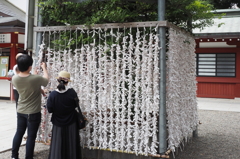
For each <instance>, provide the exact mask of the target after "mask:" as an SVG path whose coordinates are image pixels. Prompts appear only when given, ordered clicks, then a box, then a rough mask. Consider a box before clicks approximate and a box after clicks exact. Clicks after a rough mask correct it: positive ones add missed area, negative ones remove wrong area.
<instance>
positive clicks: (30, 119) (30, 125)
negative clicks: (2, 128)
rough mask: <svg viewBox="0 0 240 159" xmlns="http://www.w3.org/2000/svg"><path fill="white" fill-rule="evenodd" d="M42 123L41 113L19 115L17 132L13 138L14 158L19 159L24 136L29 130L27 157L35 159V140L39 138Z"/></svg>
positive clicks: (26, 158) (27, 158)
mask: <svg viewBox="0 0 240 159" xmlns="http://www.w3.org/2000/svg"><path fill="white" fill-rule="evenodd" d="M40 122H41V113H40V112H39V113H35V114H21V113H17V132H16V134H15V136H14V138H13V144H12V158H17V159H18V151H19V147H20V145H21V142H22V138H23V135H24V133H25V131H26V129H27V141H26V155H25V156H26V157H25V159H33V153H34V147H35V140H36V137H37V131H38V127H39V125H40Z"/></svg>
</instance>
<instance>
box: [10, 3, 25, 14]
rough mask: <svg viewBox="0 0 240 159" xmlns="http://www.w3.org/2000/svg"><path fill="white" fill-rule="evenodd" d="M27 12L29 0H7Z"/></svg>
mask: <svg viewBox="0 0 240 159" xmlns="http://www.w3.org/2000/svg"><path fill="white" fill-rule="evenodd" d="M7 1H9V2H11V3H12V4H14V5H15V6H17V7H18V8H20V9H22V10H23V11H25V12H26V5H27V0H7Z"/></svg>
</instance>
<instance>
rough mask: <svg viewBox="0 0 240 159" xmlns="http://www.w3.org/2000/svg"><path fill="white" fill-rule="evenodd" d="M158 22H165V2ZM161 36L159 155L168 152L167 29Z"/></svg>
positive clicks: (159, 10) (162, 28) (163, 1)
mask: <svg viewBox="0 0 240 159" xmlns="http://www.w3.org/2000/svg"><path fill="white" fill-rule="evenodd" d="M158 20H159V21H164V20H165V0H158ZM159 36H160V47H161V50H160V67H159V68H160V88H159V89H160V105H159V153H160V154H164V153H165V152H166V151H167V127H166V28H165V27H162V26H160V27H159Z"/></svg>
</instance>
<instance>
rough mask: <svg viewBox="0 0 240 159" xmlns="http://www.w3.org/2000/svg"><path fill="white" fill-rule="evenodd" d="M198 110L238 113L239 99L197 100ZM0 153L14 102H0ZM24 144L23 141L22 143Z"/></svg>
mask: <svg viewBox="0 0 240 159" xmlns="http://www.w3.org/2000/svg"><path fill="white" fill-rule="evenodd" d="M198 107H199V109H200V110H218V111H229V112H231V111H232V112H240V99H216V98H198ZM0 121H1V122H0V153H1V152H4V151H7V150H10V149H11V146H12V139H13V136H14V133H15V130H16V108H15V102H11V101H9V100H0ZM22 144H25V141H23V142H22Z"/></svg>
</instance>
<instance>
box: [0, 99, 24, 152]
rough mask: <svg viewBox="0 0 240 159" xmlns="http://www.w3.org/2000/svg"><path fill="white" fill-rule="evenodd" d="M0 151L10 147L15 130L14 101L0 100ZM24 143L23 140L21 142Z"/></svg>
mask: <svg viewBox="0 0 240 159" xmlns="http://www.w3.org/2000/svg"><path fill="white" fill-rule="evenodd" d="M0 121H1V122H0V152H2V151H6V150H9V149H11V147H12V139H13V136H14V134H15V131H16V126H17V125H16V124H17V122H16V121H17V119H16V105H15V102H14V101H9V100H0ZM22 144H25V141H23V142H22Z"/></svg>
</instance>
